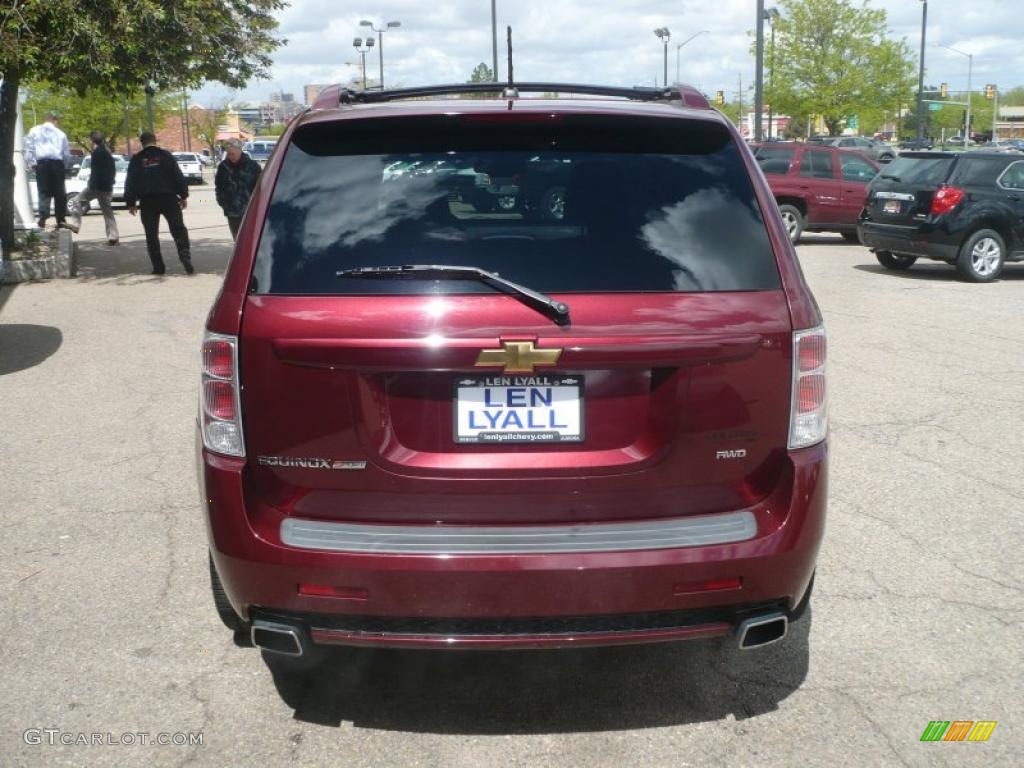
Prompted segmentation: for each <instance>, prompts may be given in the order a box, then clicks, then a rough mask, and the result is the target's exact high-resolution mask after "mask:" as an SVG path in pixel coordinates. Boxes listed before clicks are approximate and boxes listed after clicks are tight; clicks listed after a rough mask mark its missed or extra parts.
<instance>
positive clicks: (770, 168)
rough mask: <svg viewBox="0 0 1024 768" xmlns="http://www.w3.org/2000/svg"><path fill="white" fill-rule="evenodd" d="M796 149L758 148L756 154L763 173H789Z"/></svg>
mask: <svg viewBox="0 0 1024 768" xmlns="http://www.w3.org/2000/svg"><path fill="white" fill-rule="evenodd" d="M795 154H796V148H795V147H758V148H757V150H755V152H754V156H755V157H756V158H757V164H758V165H760V166H761V172H762V173H781V174H786V173H789V166H790V165H791V164H792V162H793V155H795Z"/></svg>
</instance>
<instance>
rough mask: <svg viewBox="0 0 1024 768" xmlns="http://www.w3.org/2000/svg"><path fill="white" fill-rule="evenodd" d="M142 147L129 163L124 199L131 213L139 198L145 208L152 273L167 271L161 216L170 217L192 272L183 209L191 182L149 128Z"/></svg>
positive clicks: (183, 259) (181, 254)
mask: <svg viewBox="0 0 1024 768" xmlns="http://www.w3.org/2000/svg"><path fill="white" fill-rule="evenodd" d="M139 142H140V143H141V144H142V147H143V149H142V151H141V152H139V153H137V154H136V155H135V156H134V157H132V159H131V162H130V163H128V177H127V178H126V179H125V184H124V200H125V203H127V204H128V213H130V214H131V215H132V216H134V215H135V211H136V207H135V204H136V203H137V202H139V203H140V205H141V208H142V226H143V228H144V229H145V230H146V251H147V252H148V253H149V260H150V261H151V262H152V263H153V274H154V275H162V274H163V273H164V272H165V271H166V267H165V266H164V259H163V256H161V254H160V217H161V216H163V217H164V218H165V219H167V226H168V228H169V229H170V230H171V237H173V238H174V244H175V245H176V246H177V248H178V258H179V259H181V265H182V266H183V267H184V268H185V272H187V273H188V274H190V275H191V274H192V273H193V272H195V268H194V267H193V266H192V247H191V245H190V243H189V239H188V230H187V229H186V228H185V220H184V218H183V217H182V215H181V212H182V211H183V210H184V209H185V206H186V205H188V184H186V183H185V176H184V175H183V174H182V172H181V168H179V167H178V162H177V161H176V160H175V159H174V155H172V154H171V153H170V152H168V151H167V150H165V149H160V147H158V146H157V145H156V136H154V135H153V134H152V133H150V132H149V131H146V132H144V133H142V134H141V135H140V136H139Z"/></svg>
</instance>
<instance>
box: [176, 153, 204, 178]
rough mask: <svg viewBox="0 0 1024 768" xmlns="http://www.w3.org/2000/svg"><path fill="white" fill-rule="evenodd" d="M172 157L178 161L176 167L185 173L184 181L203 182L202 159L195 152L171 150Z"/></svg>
mask: <svg viewBox="0 0 1024 768" xmlns="http://www.w3.org/2000/svg"><path fill="white" fill-rule="evenodd" d="M171 154H172V155H174V159H175V160H177V161H178V167H179V168H181V172H182V173H183V174H184V175H185V181H187V182H189V183H192V182H193V181H194V182H196V183H197V184H202V183H203V161H202V160H200V159H199V155H197V154H196V153H195V152H172V153H171Z"/></svg>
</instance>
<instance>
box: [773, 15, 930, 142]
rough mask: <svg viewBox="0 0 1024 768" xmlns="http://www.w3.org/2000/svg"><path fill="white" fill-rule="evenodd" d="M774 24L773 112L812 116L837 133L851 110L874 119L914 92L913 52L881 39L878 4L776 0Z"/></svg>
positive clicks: (885, 33) (901, 44)
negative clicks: (776, 14) (777, 0)
mask: <svg viewBox="0 0 1024 768" xmlns="http://www.w3.org/2000/svg"><path fill="white" fill-rule="evenodd" d="M780 5H781V11H782V13H781V16H780V17H779V18H777V19H775V20H774V22H773V23H774V26H775V56H774V62H775V66H774V69H775V72H774V77H773V78H772V79H773V81H774V82H773V87H771V88H768V89H766V94H765V101H767V102H769V103H771V104H772V105H773V107H774V110H775V112H776V113H785V112H788V113H789V114H791V115H809V114H820V115H822V116H823V118H824V120H825V123H826V124H827V125H828V127H829V131H830V132H831V133H833V134H836V133H840V132H841V130H842V128H843V126H844V125H845V121H846V120H847V119H849V117H850V116H852V115H857V116H858V120H859V121H860V120H861V117H862V116H864V117H866V118H867V120H866V123H868V124H877V123H878V122H880V118H881V115H882V113H883V112H886V111H896V110H898V109H899V105H900V104H901V103H905V102H907V101H909V100H911V98H912V95H913V93H914V56H913V54H912V52H911V50H910V48H909V47H908V46H907V43H906V41H903V40H892V39H890V38H889V37H888V30H887V28H886V14H885V11H884V10H880V9H875V8H871V7H869V5H868V0H860V2H859V3H857V2H855V0H780Z"/></svg>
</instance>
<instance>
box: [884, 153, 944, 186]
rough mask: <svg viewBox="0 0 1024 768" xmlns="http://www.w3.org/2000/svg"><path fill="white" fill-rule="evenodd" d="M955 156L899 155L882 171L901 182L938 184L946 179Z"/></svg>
mask: <svg viewBox="0 0 1024 768" xmlns="http://www.w3.org/2000/svg"><path fill="white" fill-rule="evenodd" d="M952 164H953V158H952V157H948V156H935V155H932V156H928V155H918V156H916V157H915V156H912V155H904V156H901V157H897V158H896V159H895V160H893V161H892V162H891V163H889V164H888V165H887V166H886V167H885V170H883V171H882V177H883V178H886V179H890V180H898V182H899V183H901V184H914V185H923V186H926V187H930V186H936V187H937V186H938V185H939V184H941V183H942V182H943V181H945V179H946V175H947V174H948V173H949V169H950V166H951V165H952Z"/></svg>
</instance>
